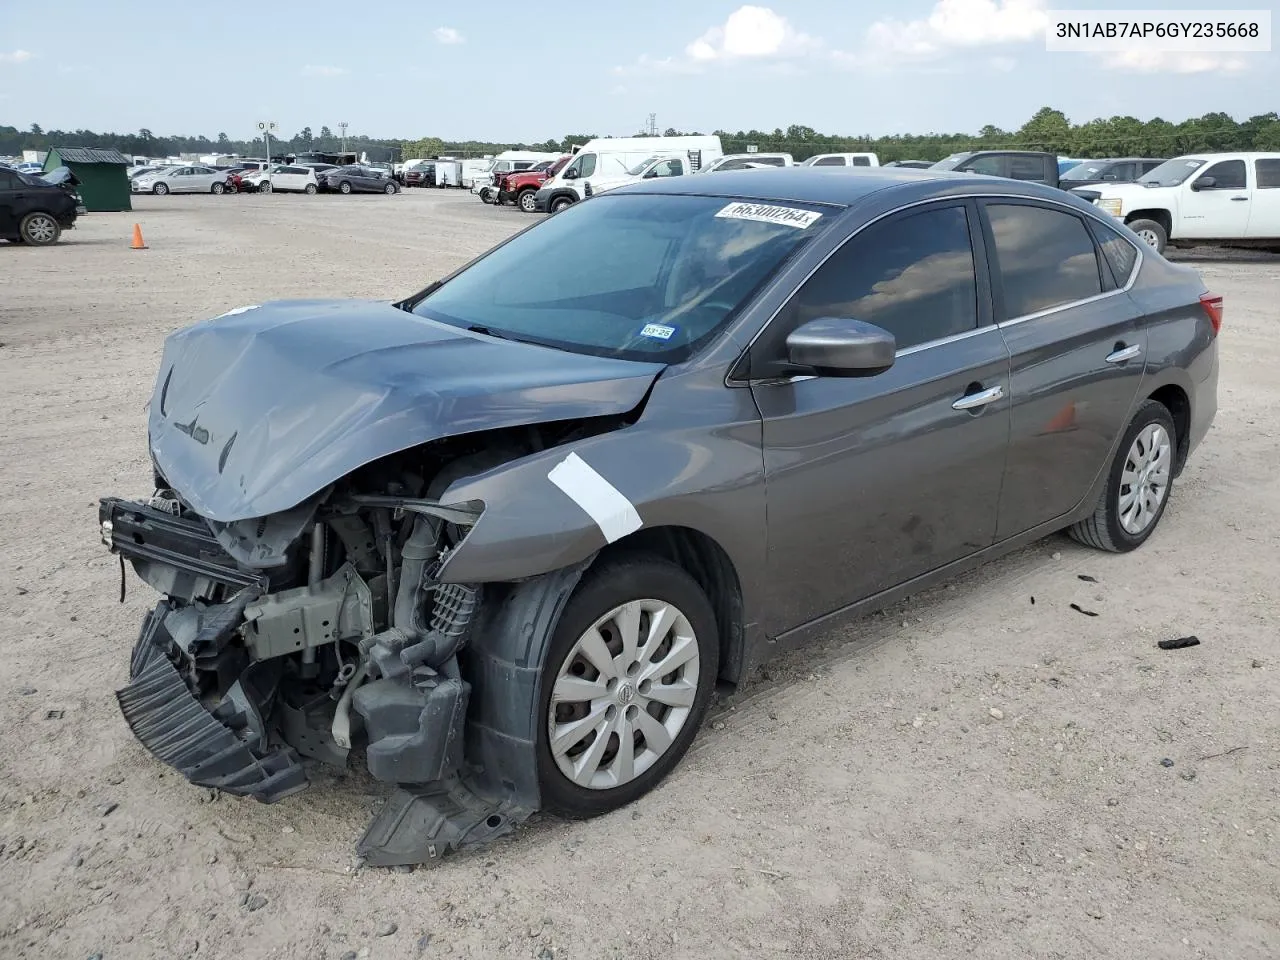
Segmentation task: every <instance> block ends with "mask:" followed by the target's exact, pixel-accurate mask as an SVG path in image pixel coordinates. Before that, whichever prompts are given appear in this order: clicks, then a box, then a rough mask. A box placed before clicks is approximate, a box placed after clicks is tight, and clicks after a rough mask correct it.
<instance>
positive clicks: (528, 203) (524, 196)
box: [516, 189, 538, 213]
mask: <svg viewBox="0 0 1280 960" xmlns="http://www.w3.org/2000/svg"><path fill="white" fill-rule="evenodd" d="M516 204H517V206H519V207H520V209H521V210H523V211H524V212H525V213H533V212H535V211H536V210H537V209H538V191H537V190H532V189H531V190H522V191H520V196H519V197H517V198H516Z"/></svg>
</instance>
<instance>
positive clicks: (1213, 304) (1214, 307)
mask: <svg viewBox="0 0 1280 960" xmlns="http://www.w3.org/2000/svg"><path fill="white" fill-rule="evenodd" d="M1200 306H1202V307H1204V312H1205V315H1206V316H1208V318H1209V322H1210V323H1212V324H1213V334H1214V336H1217V335H1218V331H1219V330H1221V329H1222V298H1221V297H1220V296H1218V295H1217V294H1214V293H1202V294H1200Z"/></svg>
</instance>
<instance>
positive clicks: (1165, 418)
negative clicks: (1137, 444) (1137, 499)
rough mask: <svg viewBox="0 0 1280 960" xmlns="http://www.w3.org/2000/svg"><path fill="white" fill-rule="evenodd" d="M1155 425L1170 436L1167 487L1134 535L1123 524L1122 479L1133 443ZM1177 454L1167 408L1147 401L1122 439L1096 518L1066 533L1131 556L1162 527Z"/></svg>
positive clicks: (1097, 508)
mask: <svg viewBox="0 0 1280 960" xmlns="http://www.w3.org/2000/svg"><path fill="white" fill-rule="evenodd" d="M1152 424H1159V425H1160V426H1162V427H1163V428H1164V430H1165V432H1166V433H1167V434H1168V436H1169V454H1168V456H1169V463H1168V465H1167V466H1168V471H1169V473H1168V484H1167V489H1166V490H1165V492H1164V499H1163V500H1161V501H1160V506H1159V508H1158V509H1157V510H1156V513H1155V517H1154V519H1152V520H1151V522H1150V523H1148V524H1147V526H1146V528H1145V529H1144V530H1143V531H1142V532H1141V533H1138V534H1132V533H1130V532H1129V531H1128V530H1126V529H1125V528H1124V527H1123V525H1122V524H1121V523H1120V490H1121V486H1122V483H1121V477H1122V475H1123V474H1124V470H1125V465H1126V463H1127V461H1128V459H1129V453H1130V450H1131V449H1132V448H1133V445H1134V441H1135V440H1136V439H1137V437H1138V435H1139V434H1140V433H1142V431H1143V430H1145V429H1146V428H1147V427H1149V426H1151V425H1152ZM1177 451H1178V433H1177V429H1176V428H1175V426H1174V423H1173V417H1172V416H1171V415H1170V413H1169V410H1168V408H1166V407H1165V405H1164V404H1162V403H1157V402H1156V401H1154V400H1147V401H1146V402H1145V403H1143V404H1142V406H1141V407H1139V408H1138V412H1137V414H1135V416H1134V418H1133V420H1132V421H1131V422H1130V424H1129V429H1127V430H1126V431H1125V432H1124V436H1123V437H1121V438H1120V446H1119V448H1118V449H1117V450H1116V456H1115V459H1114V460H1113V461H1112V462H1111V469H1110V470H1109V471H1108V473H1107V483H1106V486H1105V487H1103V490H1102V496H1101V497H1099V499H1098V503H1097V505H1096V506H1095V507H1094V511H1093V516H1091V517H1089V518H1088V519H1087V520H1081V521H1080V522H1079V523H1076V524H1074V525H1072V526H1071V527H1069V528H1068V529H1067V533H1068V534H1069V535H1070V536H1071V538H1072V539H1073V540H1076V541H1077V542H1079V543H1083V544H1084V545H1085V546H1087V547H1094V548H1095V549H1097V550H1106V551H1107V552H1109V553H1128V552H1129V551H1130V550H1136V549H1138V547H1140V546H1142V545H1143V544H1144V543H1146V542H1147V539H1148V538H1149V537H1150V536H1151V534H1152V533H1154V532H1155V529H1156V527H1158V526H1159V525H1160V518H1161V517H1163V516H1164V511H1165V507H1167V506H1168V505H1169V498H1170V497H1171V496H1172V495H1173V474H1174V460H1175V459H1176V457H1177Z"/></svg>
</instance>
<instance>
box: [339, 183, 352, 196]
mask: <svg viewBox="0 0 1280 960" xmlns="http://www.w3.org/2000/svg"><path fill="white" fill-rule="evenodd" d="M338 192H339V193H350V192H351V184H349V183H347V181H345V180H343V181H342V182H341V183H340V184H338Z"/></svg>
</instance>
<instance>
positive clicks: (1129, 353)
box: [1107, 343, 1142, 363]
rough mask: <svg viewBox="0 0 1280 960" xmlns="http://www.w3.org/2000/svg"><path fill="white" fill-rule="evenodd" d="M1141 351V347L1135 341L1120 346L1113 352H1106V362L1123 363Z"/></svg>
mask: <svg viewBox="0 0 1280 960" xmlns="http://www.w3.org/2000/svg"><path fill="white" fill-rule="evenodd" d="M1141 352H1142V347H1141V346H1139V345H1138V344H1136V343H1135V344H1134V345H1133V346H1131V347H1122V348H1121V349H1119V350H1116V351H1115V352H1114V353H1109V354H1107V363H1125V362H1127V361H1129V360H1132V359H1133V358H1134V357H1136V356H1137V355H1138V354H1140V353H1141Z"/></svg>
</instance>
